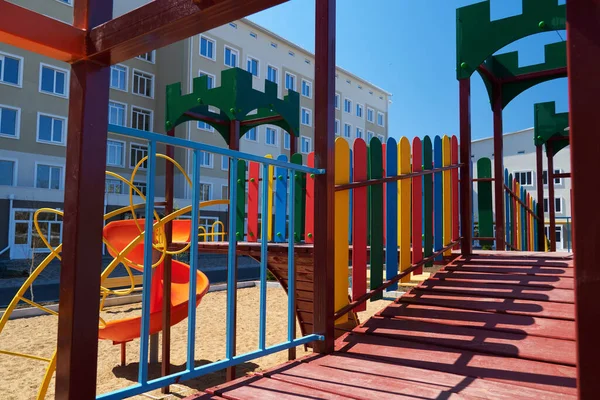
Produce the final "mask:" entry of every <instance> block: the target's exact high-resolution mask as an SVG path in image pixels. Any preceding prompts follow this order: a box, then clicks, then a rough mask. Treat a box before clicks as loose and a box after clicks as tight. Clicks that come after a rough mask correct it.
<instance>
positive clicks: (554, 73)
mask: <svg viewBox="0 0 600 400" xmlns="http://www.w3.org/2000/svg"><path fill="white" fill-rule="evenodd" d="M566 76H567V69H566V68H564V67H563V68H554V69H548V70H546V71H538V72H530V73H527V74H522V75H517V76H512V77H508V78H504V79H502V80H501V82H502V83H503V84H504V83H514V82H523V81H528V80H531V79H539V78H564V77H566Z"/></svg>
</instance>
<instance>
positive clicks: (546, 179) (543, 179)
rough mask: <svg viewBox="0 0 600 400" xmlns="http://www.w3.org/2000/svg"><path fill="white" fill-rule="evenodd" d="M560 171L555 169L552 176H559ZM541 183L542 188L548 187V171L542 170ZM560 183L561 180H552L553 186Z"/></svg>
mask: <svg viewBox="0 0 600 400" xmlns="http://www.w3.org/2000/svg"><path fill="white" fill-rule="evenodd" d="M560 172H561V171H560V169H555V170H554V174H560ZM542 182H543V183H544V186H546V185H548V171H547V170H544V171H542ZM561 183H562V179H561V178H554V184H555V185H560V184H561Z"/></svg>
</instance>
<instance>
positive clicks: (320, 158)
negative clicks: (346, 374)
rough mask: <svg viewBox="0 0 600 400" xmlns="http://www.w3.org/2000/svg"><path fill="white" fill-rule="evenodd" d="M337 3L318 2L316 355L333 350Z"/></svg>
mask: <svg viewBox="0 0 600 400" xmlns="http://www.w3.org/2000/svg"><path fill="white" fill-rule="evenodd" d="M335 3H336V0H316V17H315V167H317V168H325V170H326V173H325V174H323V175H317V176H316V179H315V244H314V246H315V250H314V271H315V272H314V282H315V283H314V302H313V304H314V332H315V333H319V334H322V335H324V336H325V340H324V341H318V342H316V343H315V346H314V347H313V348H314V350H315V351H316V352H319V353H330V352H332V351H333V349H334V327H333V323H334V312H335V310H334V301H333V300H334V299H333V286H334V276H333V272H334V265H333V263H334V251H333V250H334V249H333V242H334V237H333V234H334V205H333V203H334V193H335V181H334V167H335V153H334V137H335V135H334V134H333V132H334V125H335V105H334V101H335Z"/></svg>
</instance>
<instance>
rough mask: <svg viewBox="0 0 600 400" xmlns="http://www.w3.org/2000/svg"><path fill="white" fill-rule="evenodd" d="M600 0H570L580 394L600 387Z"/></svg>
mask: <svg viewBox="0 0 600 400" xmlns="http://www.w3.org/2000/svg"><path fill="white" fill-rule="evenodd" d="M598 26H600V0H577V1H567V65H568V68H569V124H570V136H571V138H570V149H571V173H572V177H571V180H572V181H571V182H572V199H573V203H572V210H573V251H574V254H575V256H574V257H575V278H576V279H575V295H576V296H575V312H576V317H575V319H576V321H577V390H578V395H579V398H580V399H584V400H585V399H594V398H596V397H598V393H600V379H598V375H599V373H600V365H599V364H598V360H599V359H600V346H598V337H600V307H598V303H599V302H600V268H598V260H599V259H600V246H598V226H600V213H599V212H597V211H596V210H597V208H598V197H597V188H596V185H594V184H593V182H597V179H598V172H597V171H598V154H600V141H598V138H597V136H595V135H594V134H593V133H594V132H599V131H600V113H598V110H599V109H600V101H599V99H598V97H597V93H600V74H598V65H600V37H599V36H598Z"/></svg>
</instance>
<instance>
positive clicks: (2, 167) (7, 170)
mask: <svg viewBox="0 0 600 400" xmlns="http://www.w3.org/2000/svg"><path fill="white" fill-rule="evenodd" d="M15 164H16V163H15V162H14V161H11V160H0V186H15V183H16V182H15V175H16V174H15V173H16V170H17V168H16V166H15Z"/></svg>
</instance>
